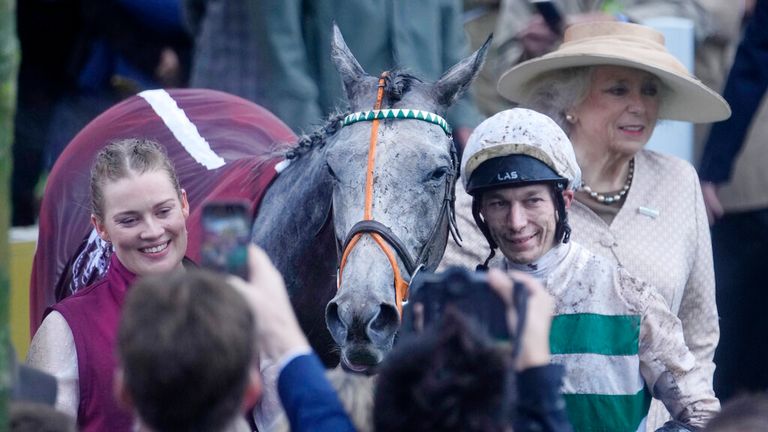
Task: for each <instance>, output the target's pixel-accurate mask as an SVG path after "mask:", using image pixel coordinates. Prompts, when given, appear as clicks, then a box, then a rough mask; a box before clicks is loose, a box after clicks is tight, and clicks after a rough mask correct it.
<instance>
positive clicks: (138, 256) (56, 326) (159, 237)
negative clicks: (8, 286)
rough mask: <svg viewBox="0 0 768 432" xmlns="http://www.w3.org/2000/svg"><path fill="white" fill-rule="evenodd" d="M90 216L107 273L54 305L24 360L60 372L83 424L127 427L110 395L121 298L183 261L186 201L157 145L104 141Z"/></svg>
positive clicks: (86, 427) (65, 401)
mask: <svg viewBox="0 0 768 432" xmlns="http://www.w3.org/2000/svg"><path fill="white" fill-rule="evenodd" d="M90 183H91V185H90V190H91V207H92V209H91V212H92V213H91V222H92V223H93V225H94V227H95V228H96V231H97V233H98V235H99V236H100V237H101V238H102V239H103V240H104V241H106V242H108V243H110V244H111V245H112V250H113V254H112V256H111V259H110V264H109V270H108V271H107V274H106V275H105V277H104V278H103V279H101V280H100V281H98V282H96V283H95V284H93V285H91V286H89V287H86V288H84V289H82V290H80V291H78V292H77V293H76V294H74V295H73V296H71V297H68V298H66V299H65V300H63V301H61V302H60V303H58V304H56V305H54V306H53V307H51V308H50V309H49V310H48V311H47V312H48V313H47V316H46V317H45V319H44V320H43V323H42V325H41V326H40V328H39V329H38V331H37V333H36V334H35V337H34V338H33V340H32V345H31V347H30V351H29V357H28V360H27V362H28V363H29V364H31V365H32V366H35V367H37V368H40V369H42V370H44V371H47V372H49V373H51V374H53V375H54V376H56V377H57V379H58V381H59V394H58V396H57V400H56V407H57V408H58V409H59V410H62V411H64V412H67V413H69V414H71V415H73V416H76V417H77V422H78V426H79V428H80V430H82V431H99V430H111V431H130V430H132V426H133V421H132V416H131V414H130V413H129V412H127V411H124V410H122V409H121V408H120V407H119V406H118V405H117V403H116V401H115V399H114V397H113V395H112V388H113V385H112V377H113V374H114V370H115V366H116V362H115V358H114V341H115V337H116V332H117V323H118V319H119V316H120V311H121V309H122V305H123V300H124V298H125V295H126V293H127V290H128V287H129V285H130V284H131V283H132V282H133V281H134V280H135V279H136V278H137V277H139V276H146V275H150V274H161V273H165V272H169V271H175V270H179V269H181V268H183V265H182V264H183V260H184V255H185V253H186V250H187V228H186V219H187V217H189V204H188V203H187V196H186V192H184V190H183V189H181V187H180V186H179V182H178V180H177V178H176V173H175V171H174V169H173V167H172V165H171V163H170V161H169V160H168V157H167V156H166V154H165V153H164V152H163V150H162V149H161V147H160V145H159V144H157V143H154V142H152V141H147V140H139V139H126V140H121V141H117V142H114V143H112V144H110V145H108V146H106V147H105V148H104V149H103V150H101V151H100V152H99V154H98V155H97V156H96V160H95V162H94V164H93V167H92V168H91V182H90Z"/></svg>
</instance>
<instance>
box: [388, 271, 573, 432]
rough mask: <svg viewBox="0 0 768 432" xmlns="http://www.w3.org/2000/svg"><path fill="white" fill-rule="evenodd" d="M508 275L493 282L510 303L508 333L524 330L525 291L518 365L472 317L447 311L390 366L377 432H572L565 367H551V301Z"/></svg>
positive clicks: (528, 280) (411, 338)
mask: <svg viewBox="0 0 768 432" xmlns="http://www.w3.org/2000/svg"><path fill="white" fill-rule="evenodd" d="M510 276H511V277H512V278H513V279H514V281H516V282H519V283H520V285H519V286H518V288H515V287H514V284H513V279H511V278H510ZM510 276H508V275H505V274H504V273H503V272H501V271H500V270H498V269H492V270H491V271H490V272H489V273H488V283H489V284H490V286H491V288H492V289H493V290H494V291H496V293H497V294H498V295H499V297H501V299H503V301H504V303H505V306H506V322H507V325H508V327H509V333H510V334H516V331H517V328H516V326H517V323H518V320H517V318H518V317H517V312H516V309H515V307H516V305H515V304H514V302H513V289H524V290H526V292H527V298H528V300H527V303H526V305H527V308H526V312H525V315H526V317H527V318H526V319H525V324H524V325H523V329H524V330H522V332H523V333H522V334H521V335H518V337H517V341H516V342H513V343H516V344H519V345H518V346H519V354H517V356H516V357H515V358H513V357H512V356H511V355H510V351H509V350H508V349H506V348H505V347H504V346H503V345H500V344H498V343H497V342H496V341H493V340H491V338H490V337H489V335H488V334H486V333H485V332H484V331H483V329H481V328H479V327H478V326H476V325H475V324H476V323H475V322H474V321H472V319H471V318H469V317H467V316H465V315H464V314H463V313H461V312H460V311H459V309H458V308H456V307H453V306H452V305H447V306H446V308H445V312H444V315H443V316H442V317H441V318H440V319H438V320H437V321H435V322H434V323H432V324H430V325H427V326H426V329H424V331H423V332H422V333H414V334H408V335H406V336H404V339H403V340H402V341H401V343H400V344H399V345H397V346H396V347H395V349H394V350H393V351H392V353H391V354H390V355H389V356H388V357H387V358H386V359H385V360H384V363H383V364H382V368H381V371H380V373H379V379H378V384H377V386H376V391H375V398H374V414H373V418H374V425H375V430H376V431H377V432H388V431H402V430H419V431H487V432H490V431H505V430H509V428H510V426H513V427H514V430H515V431H516V432H524V431H552V432H568V431H571V430H573V429H572V428H571V425H570V424H569V422H568V418H567V415H566V413H565V409H564V406H565V403H564V401H563V397H562V395H560V393H559V388H560V386H561V385H562V382H563V381H562V380H563V374H564V370H563V367H562V366H560V365H553V364H550V351H549V331H550V326H551V323H552V308H553V300H552V297H551V296H550V295H549V294H547V292H546V291H545V290H544V287H543V286H542V285H541V283H540V282H538V281H537V280H536V279H534V278H532V277H530V276H528V275H525V274H521V273H519V272H512V273H511V274H510ZM412 307H424V305H423V304H415V305H413V306H412ZM421 326H422V325H420V324H417V325H416V327H417V330H418V328H419V327H421ZM513 374H514V375H513Z"/></svg>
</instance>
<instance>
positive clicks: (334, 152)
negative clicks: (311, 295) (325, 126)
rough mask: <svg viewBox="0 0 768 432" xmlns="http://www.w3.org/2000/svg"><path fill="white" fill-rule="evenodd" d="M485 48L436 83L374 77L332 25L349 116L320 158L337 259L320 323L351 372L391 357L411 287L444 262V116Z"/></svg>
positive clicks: (450, 148)
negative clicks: (331, 292)
mask: <svg viewBox="0 0 768 432" xmlns="http://www.w3.org/2000/svg"><path fill="white" fill-rule="evenodd" d="M487 46H488V42H486V44H485V45H484V46H483V47H482V48H481V49H480V50H478V51H477V52H475V53H474V54H472V55H471V56H469V57H467V58H466V59H464V60H462V61H461V62H459V63H458V64H456V65H455V66H453V67H452V68H450V69H449V70H448V71H447V72H445V73H444V74H443V76H442V77H441V78H440V79H439V80H438V81H437V82H435V83H427V82H423V81H421V80H419V79H418V78H416V77H414V76H411V75H409V74H407V73H404V72H402V71H398V70H394V71H389V72H385V73H383V74H382V75H381V76H379V77H373V76H370V75H367V74H366V72H365V71H364V70H363V68H362V67H361V66H360V64H359V63H358V62H357V60H356V59H355V57H354V56H353V55H352V53H351V52H350V50H349V49H348V47H347V45H346V43H345V42H344V39H343V37H342V36H341V33H340V32H339V30H338V28H336V27H335V26H334V37H333V47H332V55H333V62H334V64H335V65H336V68H337V70H338V71H339V74H340V75H341V77H342V80H343V83H344V89H345V91H346V95H347V99H348V102H349V105H350V107H351V110H352V113H351V114H349V115H347V116H346V117H344V119H343V120H342V125H343V126H342V127H341V129H340V130H339V131H338V132H336V134H335V135H334V136H333V138H331V139H330V140H329V141H328V143H327V148H326V150H325V162H326V163H325V167H326V169H327V173H328V175H329V176H330V178H331V182H332V204H331V205H332V214H333V232H334V234H335V238H336V241H337V244H338V258H339V267H338V274H337V291H336V294H335V296H334V297H333V299H332V300H331V301H330V302H329V303H328V305H327V307H326V311H325V319H326V323H327V326H328V329H329V331H330V333H331V336H332V337H333V340H334V341H335V342H336V344H338V346H339V348H340V354H341V362H342V364H343V365H344V366H345V367H347V368H349V369H351V370H354V371H358V372H362V371H367V370H369V369H370V368H371V367H372V366H375V365H376V364H378V363H379V362H380V361H381V360H382V359H383V357H384V355H385V354H386V353H387V352H388V351H389V350H390V349H391V348H392V345H393V343H394V339H395V335H396V333H397V330H398V328H399V325H400V318H401V313H402V304H403V302H405V301H407V289H408V284H409V281H410V279H411V278H412V277H413V275H414V274H415V273H416V272H418V271H419V270H420V269H424V270H434V269H435V268H436V267H437V265H438V263H439V261H440V259H441V258H442V255H443V252H444V250H445V245H446V242H447V238H448V232H449V228H450V227H451V226H453V223H452V222H453V198H454V195H453V188H454V185H455V182H456V180H457V178H458V175H459V172H458V171H459V161H458V159H457V155H456V152H455V151H454V145H453V142H452V138H451V129H450V126H449V125H448V124H447V123H446V122H445V121H444V120H443V116H444V115H445V111H446V109H447V108H448V107H449V106H450V105H451V104H452V103H453V102H454V101H455V100H456V99H457V98H458V97H459V95H460V94H461V93H462V92H463V91H465V90H466V88H467V87H468V86H469V85H470V83H471V82H472V80H473V79H474V77H475V76H476V75H477V73H478V71H479V69H480V67H481V65H482V62H483V60H484V58H485V52H486V49H487Z"/></svg>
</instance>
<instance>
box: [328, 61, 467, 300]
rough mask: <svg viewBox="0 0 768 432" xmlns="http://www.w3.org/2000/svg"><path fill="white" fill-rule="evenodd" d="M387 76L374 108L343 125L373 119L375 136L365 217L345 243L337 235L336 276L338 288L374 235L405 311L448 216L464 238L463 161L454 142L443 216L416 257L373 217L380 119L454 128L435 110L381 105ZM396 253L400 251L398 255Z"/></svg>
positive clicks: (451, 226) (448, 132) (383, 77)
mask: <svg viewBox="0 0 768 432" xmlns="http://www.w3.org/2000/svg"><path fill="white" fill-rule="evenodd" d="M387 76H388V72H384V73H382V74H381V75H380V76H379V85H378V91H377V94H376V103H375V105H374V108H373V110H371V111H360V112H356V113H352V114H349V115H348V116H346V117H345V118H344V119H343V120H342V126H349V125H351V124H354V123H357V122H361V121H370V122H371V136H370V140H369V147H368V165H367V169H366V176H365V207H364V211H363V220H361V221H359V222H357V223H356V224H354V225H353V226H352V228H351V229H350V230H349V232H348V233H347V235H346V238H345V239H344V242H343V243H340V242H339V239H338V238H337V246H338V247H339V252H340V254H339V255H338V256H341V259H340V261H339V267H338V275H337V278H336V281H337V282H336V288H337V289H339V288H340V287H341V278H342V275H343V272H344V266H345V265H346V262H347V258H348V257H349V254H350V253H351V252H352V249H353V248H354V247H355V245H356V244H357V242H358V241H359V240H360V238H361V237H362V236H363V235H365V234H367V235H370V236H371V237H372V238H373V240H374V241H375V242H376V244H377V245H379V247H380V248H381V250H382V251H383V252H384V254H385V255H386V256H387V259H388V260H389V264H390V265H391V266H392V270H393V272H394V286H395V302H396V306H397V309H398V312H400V314H401V315H402V308H403V303H404V302H407V300H408V287H409V285H410V282H411V280H412V279H413V276H414V275H416V273H418V271H419V270H421V269H422V268H424V267H427V268H429V267H430V265H436V264H437V263H428V262H427V260H428V259H429V253H430V251H431V249H432V246H433V243H434V241H435V240H436V236H437V234H438V231H439V230H440V227H441V226H442V225H443V222H444V220H445V218H448V226H449V231H450V233H451V235H452V236H453V238H454V240H455V241H457V242H458V241H459V240H460V239H461V237H460V236H459V233H458V228H457V226H456V216H455V209H454V202H455V193H454V187H455V181H454V180H455V179H456V178H457V177H458V175H459V173H458V166H459V163H458V158H457V155H456V150H455V148H454V147H453V145H451V146H450V147H451V168H450V170H449V172H448V173H447V175H446V180H445V195H444V198H443V204H442V207H441V209H440V216H439V217H438V220H437V223H436V224H435V226H434V227H433V228H432V231H431V232H430V234H429V237H428V238H427V241H426V243H424V246H422V249H421V251H420V252H419V254H418V255H417V256H416V257H415V258H414V257H413V256H412V255H411V254H410V252H409V251H408V248H407V247H406V245H405V243H403V241H402V240H401V239H400V238H399V237H398V236H397V235H396V234H395V233H394V232H393V231H392V230H391V229H390V228H389V227H388V226H386V225H384V224H382V223H381V222H378V221H376V220H374V218H373V173H374V168H375V156H376V142H377V139H378V131H379V120H382V119H412V120H421V121H426V122H429V123H433V124H436V125H438V126H440V127H441V128H442V129H443V131H444V132H445V133H446V135H448V138H451V128H450V126H449V125H448V123H447V122H446V121H445V119H443V118H442V117H440V116H439V115H437V114H434V113H430V112H426V111H421V110H411V109H381V103H382V99H383V95H384V87H385V83H386V78H387ZM393 249H394V252H393ZM395 254H397V256H396V255H395ZM397 257H399V258H400V260H401V261H402V262H403V265H404V266H405V271H406V272H407V276H406V277H403V274H402V272H401V270H400V266H399V265H398V263H397Z"/></svg>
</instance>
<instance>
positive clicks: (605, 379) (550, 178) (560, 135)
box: [461, 108, 720, 431]
mask: <svg viewBox="0 0 768 432" xmlns="http://www.w3.org/2000/svg"><path fill="white" fill-rule="evenodd" d="M461 165H462V181H463V182H464V187H465V188H466V191H467V192H468V193H469V194H470V195H471V196H472V198H473V204H472V209H473V215H474V217H475V222H476V223H477V225H478V227H479V228H480V229H481V231H482V232H483V234H484V235H485V237H486V238H487V240H488V243H489V244H490V247H491V254H490V256H489V257H488V259H487V260H486V263H485V265H486V266H491V267H496V268H502V269H515V270H520V271H524V272H526V273H529V274H532V275H534V276H536V277H538V278H539V279H540V280H541V281H542V282H543V283H544V286H545V288H546V289H547V291H548V292H549V293H550V294H551V295H552V296H553V297H554V299H555V317H554V320H553V322H552V332H551V336H550V343H551V349H552V361H553V362H555V363H559V364H563V365H564V366H565V367H566V376H565V380H564V387H563V393H564V396H565V399H566V404H567V410H568V415H569V418H570V420H571V422H572V423H573V426H574V429H575V430H577V431H579V430H610V431H635V430H645V417H646V415H647V413H648V407H649V404H650V401H651V397H652V396H653V397H656V398H658V399H660V400H661V401H662V402H663V403H664V404H665V405H666V407H667V409H668V410H669V412H670V413H671V414H672V416H673V419H674V420H673V421H672V422H668V423H667V424H666V425H665V426H664V428H662V429H660V430H669V431H672V430H689V428H698V427H702V426H703V425H704V424H706V422H707V421H708V420H709V419H710V418H711V417H712V416H713V415H714V414H715V413H717V411H719V408H720V403H719V401H718V399H717V398H716V397H715V395H714V391H713V390H712V384H711V381H710V380H708V379H707V377H706V374H705V371H703V370H702V369H701V368H700V366H699V365H698V364H697V363H696V361H695V359H694V357H693V355H692V354H691V352H690V351H689V350H688V348H687V346H686V345H685V340H684V338H683V332H682V327H681V324H680V321H679V320H678V318H677V317H676V316H675V315H674V314H673V313H672V312H671V311H670V309H669V307H668V305H667V304H666V303H665V302H664V300H663V298H662V297H661V296H660V295H659V294H658V293H657V291H656V289H655V288H653V287H652V286H649V285H648V284H646V283H643V282H641V281H639V280H638V279H636V278H634V277H632V276H631V275H629V274H628V273H627V272H626V270H625V269H623V268H621V267H617V266H616V265H615V264H612V263H610V262H609V261H608V260H606V259H604V258H602V257H600V256H598V255H595V254H593V253H591V252H589V251H588V250H586V249H585V248H584V247H582V246H580V245H578V244H575V243H573V242H569V237H570V227H569V226H568V208H569V207H570V204H571V202H572V200H573V196H574V190H575V189H576V188H577V187H578V185H579V184H580V178H581V171H580V169H579V166H578V165H577V162H576V157H575V155H574V152H573V149H572V146H571V143H570V141H569V140H568V137H567V136H566V135H565V133H564V132H563V131H562V130H561V129H560V128H559V127H558V126H557V124H555V122H554V121H552V120H551V119H550V118H549V117H546V116H545V115H542V114H539V113H537V112H535V111H531V110H526V109H521V108H516V109H511V110H507V111H503V112H500V113H498V114H496V115H494V116H493V117H491V118H489V119H487V120H486V121H484V122H483V123H481V124H480V125H479V126H478V127H477V128H476V129H475V131H474V132H473V133H472V135H471V136H470V138H469V141H468V143H467V147H466V149H465V151H464V155H463V158H462V163H461ZM497 248H498V249H500V250H501V252H502V254H501V256H498V257H495V256H494V255H495V249H497Z"/></svg>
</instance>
